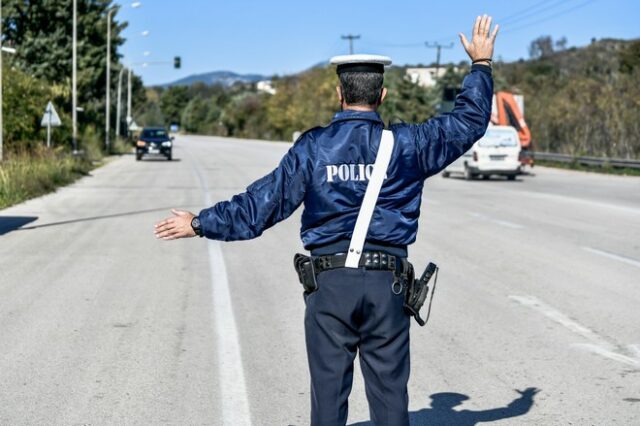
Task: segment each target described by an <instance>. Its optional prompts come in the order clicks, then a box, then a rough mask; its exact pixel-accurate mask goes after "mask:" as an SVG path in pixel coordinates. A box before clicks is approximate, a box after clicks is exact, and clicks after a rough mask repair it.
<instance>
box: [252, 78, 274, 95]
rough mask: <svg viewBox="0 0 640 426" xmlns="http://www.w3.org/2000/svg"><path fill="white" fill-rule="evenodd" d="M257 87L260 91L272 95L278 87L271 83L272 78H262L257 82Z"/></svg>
mask: <svg viewBox="0 0 640 426" xmlns="http://www.w3.org/2000/svg"><path fill="white" fill-rule="evenodd" d="M256 89H258V92H264V93H268V94H270V95H275V94H276V88H275V87H273V84H271V80H262V81H259V82H257V83H256Z"/></svg>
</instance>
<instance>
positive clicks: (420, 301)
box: [404, 262, 438, 326]
mask: <svg viewBox="0 0 640 426" xmlns="http://www.w3.org/2000/svg"><path fill="white" fill-rule="evenodd" d="M433 275H435V279H434V281H433V288H432V289H431V297H430V300H429V309H428V311H427V316H426V318H425V319H424V320H423V319H422V318H421V317H420V309H421V308H422V306H423V305H424V303H425V301H426V300H427V296H429V280H431V277H432V276H433ZM437 281H438V266H437V265H436V264H435V263H431V262H430V263H429V264H428V265H427V268H426V269H425V270H424V272H423V273H422V276H421V277H420V279H417V280H416V279H415V277H414V276H413V270H412V271H411V274H410V276H409V277H407V283H406V285H407V289H406V292H405V298H404V309H405V311H406V312H407V313H408V314H409V315H411V316H413V317H414V318H415V319H416V321H417V323H418V324H420V326H424V325H425V324H426V323H427V321H429V316H430V315H431V303H432V302H433V293H434V291H435V289H436V283H437Z"/></svg>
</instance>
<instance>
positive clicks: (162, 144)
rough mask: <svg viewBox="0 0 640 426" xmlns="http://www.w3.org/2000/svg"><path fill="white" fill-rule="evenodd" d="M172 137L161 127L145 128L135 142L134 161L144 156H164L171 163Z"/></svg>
mask: <svg viewBox="0 0 640 426" xmlns="http://www.w3.org/2000/svg"><path fill="white" fill-rule="evenodd" d="M172 147H173V137H169V133H167V131H166V130H165V129H163V128H162V127H145V128H144V129H142V133H140V137H139V138H138V140H137V141H136V160H138V161H140V160H142V156H143V155H145V154H155V155H164V156H165V157H167V160H169V161H171V148H172Z"/></svg>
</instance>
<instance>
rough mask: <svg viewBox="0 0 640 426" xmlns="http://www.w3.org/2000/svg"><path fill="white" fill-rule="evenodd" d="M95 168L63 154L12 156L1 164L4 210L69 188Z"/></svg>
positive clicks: (0, 190)
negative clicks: (59, 189) (70, 184)
mask: <svg viewBox="0 0 640 426" xmlns="http://www.w3.org/2000/svg"><path fill="white" fill-rule="evenodd" d="M94 167H95V165H94V163H93V162H92V161H89V160H86V159H81V158H75V157H72V156H71V155H69V154H68V153H64V152H62V151H61V150H54V151H47V150H45V149H42V150H39V151H37V152H34V153H29V154H13V155H10V156H9V158H7V159H5V160H4V161H3V162H1V163H0V209H3V208H5V207H9V206H11V205H13V204H17V203H20V202H22V201H25V200H28V199H30V198H34V197H38V196H40V195H43V194H46V193H48V192H51V191H54V190H55V189H56V188H57V187H59V186H63V185H68V184H69V183H71V182H73V181H75V180H76V179H78V178H79V177H82V176H85V175H87V174H88V173H89V171H90V170H91V169H93V168H94Z"/></svg>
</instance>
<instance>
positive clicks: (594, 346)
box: [509, 296, 640, 367]
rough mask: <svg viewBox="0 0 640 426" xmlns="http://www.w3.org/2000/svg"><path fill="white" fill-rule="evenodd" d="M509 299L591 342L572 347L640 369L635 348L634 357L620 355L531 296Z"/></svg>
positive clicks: (593, 335) (601, 340) (602, 341)
mask: <svg viewBox="0 0 640 426" xmlns="http://www.w3.org/2000/svg"><path fill="white" fill-rule="evenodd" d="M509 299H511V300H515V301H516V302H518V303H520V304H521V305H524V306H527V307H529V308H531V309H533V310H535V311H538V312H540V313H541V314H542V315H544V316H546V317H547V318H549V319H551V320H553V321H554V322H556V323H558V324H560V325H562V326H564V327H565V328H567V329H569V330H571V331H572V332H574V333H576V334H578V335H580V336H582V337H584V338H585V339H587V340H589V341H591V343H577V344H573V345H572V346H574V347H578V348H582V349H586V350H588V351H590V352H593V353H595V354H598V355H600V356H603V357H605V358H609V359H612V360H614V361H618V362H621V363H623V364H627V365H630V366H633V367H640V350H638V349H636V348H635V347H634V348H633V349H634V350H633V351H632V352H636V353H634V356H627V355H624V354H621V353H619V352H617V351H616V350H617V349H618V348H617V346H616V345H614V344H612V343H610V342H608V341H607V340H605V339H604V338H603V337H601V336H599V335H598V334H597V333H596V332H595V331H593V330H591V329H590V328H587V327H585V326H584V325H582V324H580V323H578V322H577V321H575V320H572V319H571V318H569V317H568V316H567V315H565V314H563V313H562V312H560V311H558V310H557V309H555V308H554V307H552V306H549V305H547V304H546V303H544V302H542V301H540V300H539V299H537V298H535V297H533V296H509ZM630 349H631V347H630Z"/></svg>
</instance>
